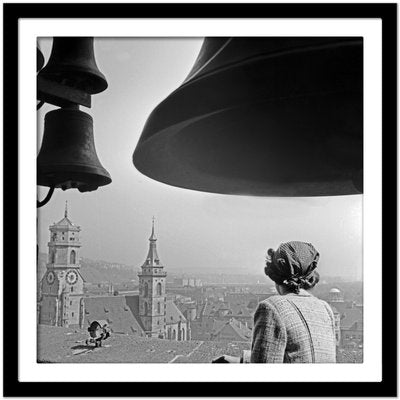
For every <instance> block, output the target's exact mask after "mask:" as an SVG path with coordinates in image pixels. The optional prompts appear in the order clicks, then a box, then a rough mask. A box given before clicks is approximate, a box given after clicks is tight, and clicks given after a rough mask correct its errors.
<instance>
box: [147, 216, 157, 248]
mask: <svg viewBox="0 0 400 400" xmlns="http://www.w3.org/2000/svg"><path fill="white" fill-rule="evenodd" d="M154 220H155V218H154V216H153V218H152V225H151V236H150V238H149V240H150V241H152V242H153V241H154V242H155V241H156V240H157V238H156V235H155V233H154Z"/></svg>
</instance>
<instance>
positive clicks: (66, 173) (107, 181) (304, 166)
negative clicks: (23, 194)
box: [37, 37, 363, 363]
mask: <svg viewBox="0 0 400 400" xmlns="http://www.w3.org/2000/svg"><path fill="white" fill-rule="evenodd" d="M37 51H38V69H39V72H38V90H39V92H38V93H39V95H38V96H39V100H40V101H42V103H43V102H44V103H46V104H44V103H43V106H42V107H41V108H40V110H39V112H38V143H39V144H40V151H39V152H38V158H37V168H38V172H37V173H38V185H39V188H40V189H39V198H43V197H45V196H46V193H47V191H50V194H51V192H52V191H53V190H54V193H53V195H52V196H51V197H50V198H49V200H48V202H47V203H45V204H43V206H41V207H40V208H38V277H37V278H38V299H37V301H38V316H37V318H38V362H43V363H44V362H52V363H56V362H58V363H66V362H73V363H85V362H92V363H93V362H99V363H104V362H114V363H115V362H132V363H146V362H147V363H182V362H185V363H210V362H214V363H230V362H232V363H233V362H255V363H335V362H338V363H362V362H363V285H362V279H363V263H362V246H363V242H362V193H363V39H362V38H359V37H206V38H93V37H55V38H39V39H38V50H37ZM44 60H46V62H44ZM43 64H44V65H43ZM53 82H54V83H55V87H56V88H57V89H58V88H59V90H60V94H59V96H60V98H61V99H60V100H59V99H58V98H56V99H53V98H52V97H51V95H52V84H53ZM64 86H65V87H66V89H65V93H66V94H67V95H63V94H64V92H63V90H62V89H63V88H64ZM42 88H43V89H42ZM70 88H72V89H70ZM75 88H78V90H80V91H82V92H84V93H85V94H89V96H92V98H93V101H92V103H93V104H92V107H91V108H90V109H88V108H87V107H86V108H85V104H83V106H82V105H81V104H80V103H79V102H78V101H76V100H75V99H74V98H72V96H71V98H69V97H68V95H69V94H70V93H69V90H71V91H73V89H75ZM42 93H43V95H42ZM169 93H170V94H169ZM54 96H55V95H54ZM89 96H88V97H89ZM64 97H66V99H64ZM46 100H47V101H46ZM74 101H75V102H74ZM42 103H41V104H40V105H42ZM157 103H159V104H157ZM132 154H133V156H132ZM132 161H133V162H132ZM111 182H112V184H111ZM57 189H61V190H57Z"/></svg>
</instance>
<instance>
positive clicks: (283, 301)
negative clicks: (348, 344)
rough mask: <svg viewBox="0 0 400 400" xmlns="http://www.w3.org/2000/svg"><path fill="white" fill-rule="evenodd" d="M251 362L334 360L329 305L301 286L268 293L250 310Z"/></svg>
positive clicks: (332, 361)
mask: <svg viewBox="0 0 400 400" xmlns="http://www.w3.org/2000/svg"><path fill="white" fill-rule="evenodd" d="M250 362H252V363H335V362H336V340H335V323H334V317H333V312H332V309H331V308H330V306H329V305H328V304H327V303H326V302H325V301H323V300H320V299H318V298H316V297H314V296H313V295H311V294H310V293H308V292H307V291H305V290H301V291H300V293H299V294H295V293H288V294H286V295H282V296H280V295H277V296H271V297H269V298H268V299H266V300H264V301H263V302H261V303H260V304H259V306H258V308H257V310H256V312H255V314H254V328H253V340H252V345H251V357H250Z"/></svg>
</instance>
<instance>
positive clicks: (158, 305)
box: [157, 303, 161, 314]
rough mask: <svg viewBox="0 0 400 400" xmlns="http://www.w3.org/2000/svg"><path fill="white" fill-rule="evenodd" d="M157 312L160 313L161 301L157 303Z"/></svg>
mask: <svg viewBox="0 0 400 400" xmlns="http://www.w3.org/2000/svg"><path fill="white" fill-rule="evenodd" d="M157 313H158V314H161V303H157Z"/></svg>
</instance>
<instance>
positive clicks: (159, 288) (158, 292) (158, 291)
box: [157, 282, 162, 296]
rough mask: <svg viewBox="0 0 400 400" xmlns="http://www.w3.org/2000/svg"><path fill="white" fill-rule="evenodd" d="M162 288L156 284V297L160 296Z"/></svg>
mask: <svg viewBox="0 0 400 400" xmlns="http://www.w3.org/2000/svg"><path fill="white" fill-rule="evenodd" d="M161 291H162V286H161V283H160V282H159V283H157V296H161Z"/></svg>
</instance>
